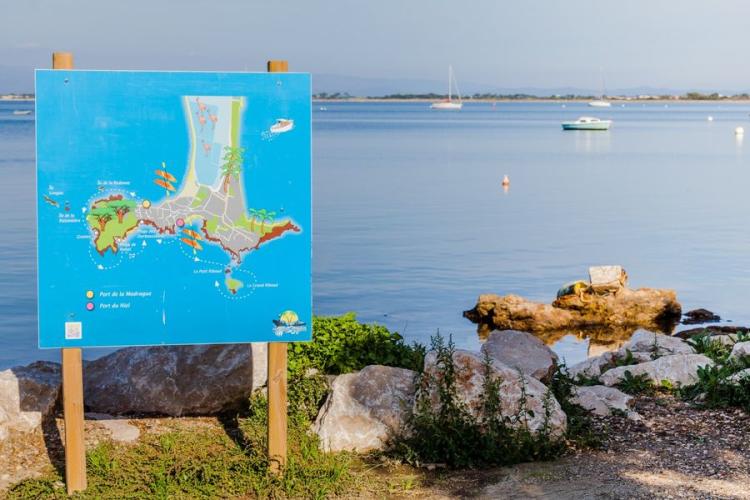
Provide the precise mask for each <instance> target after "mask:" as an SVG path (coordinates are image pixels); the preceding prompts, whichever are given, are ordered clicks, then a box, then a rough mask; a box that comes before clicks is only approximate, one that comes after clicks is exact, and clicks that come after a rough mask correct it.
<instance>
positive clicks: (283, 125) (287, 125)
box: [271, 118, 294, 134]
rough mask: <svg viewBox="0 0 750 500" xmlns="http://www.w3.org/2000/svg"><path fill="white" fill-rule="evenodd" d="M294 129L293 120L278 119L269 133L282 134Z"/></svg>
mask: <svg viewBox="0 0 750 500" xmlns="http://www.w3.org/2000/svg"><path fill="white" fill-rule="evenodd" d="M293 128H294V120H287V119H285V118H279V119H278V120H276V123H274V124H273V125H271V132H273V133H274V134H281V133H283V132H289V131H290V130H292V129H293Z"/></svg>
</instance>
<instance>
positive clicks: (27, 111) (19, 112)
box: [13, 109, 31, 116]
mask: <svg viewBox="0 0 750 500" xmlns="http://www.w3.org/2000/svg"><path fill="white" fill-rule="evenodd" d="M13 114H14V115H17V116H24V115H30V114H31V110H30V109H17V110H15V111H13Z"/></svg>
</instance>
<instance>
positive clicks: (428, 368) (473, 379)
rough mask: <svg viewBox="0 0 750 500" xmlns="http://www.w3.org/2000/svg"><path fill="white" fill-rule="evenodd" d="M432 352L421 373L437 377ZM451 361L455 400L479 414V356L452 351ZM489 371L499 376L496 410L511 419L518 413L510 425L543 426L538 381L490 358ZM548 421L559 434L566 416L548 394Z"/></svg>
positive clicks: (541, 391)
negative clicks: (454, 376)
mask: <svg viewBox="0 0 750 500" xmlns="http://www.w3.org/2000/svg"><path fill="white" fill-rule="evenodd" d="M436 358H437V356H436V354H435V352H429V353H427V356H426V357H425V368H424V370H425V373H426V374H428V375H431V376H433V377H436V378H437V377H439V376H440V370H439V367H438V366H437V363H436ZM453 363H454V365H455V367H456V383H457V384H456V385H457V391H458V397H459V399H460V400H461V401H462V402H463V403H464V404H465V405H466V407H467V408H468V410H469V411H470V412H471V413H472V414H473V415H474V416H478V415H479V414H480V406H481V395H482V390H483V389H482V387H483V383H484V364H483V360H482V356H480V355H479V354H477V353H474V352H470V351H463V350H456V351H455V353H454V354H453ZM491 371H492V375H493V377H500V380H501V381H502V383H501V385H500V407H501V408H500V411H501V413H502V415H503V416H505V417H509V418H511V419H513V418H514V417H515V416H518V415H520V416H521V417H522V418H521V420H516V421H513V422H512V424H513V425H516V426H519V425H524V423H526V424H527V425H528V428H529V430H530V431H531V432H538V431H539V430H541V429H542V426H543V425H544V414H545V412H544V399H545V396H546V395H547V392H548V389H547V387H546V386H545V385H544V384H542V383H541V382H540V381H538V380H536V379H535V378H532V377H527V376H526V375H524V374H523V373H520V372H519V371H518V370H515V369H513V368H510V367H509V366H507V365H504V364H502V363H500V362H499V361H496V360H492V365H491ZM524 390H525V393H526V408H525V410H526V412H525V414H523V413H522V412H521V407H520V406H521V399H522V393H523V391H524ZM550 398H551V399H550V420H549V422H548V425H549V427H550V430H551V433H552V434H553V435H556V436H559V435H562V434H563V433H564V432H565V429H566V427H567V417H566V415H565V412H563V411H562V408H561V407H560V404H559V403H558V402H557V400H556V399H555V398H554V397H552V395H551V394H550ZM431 399H432V402H433V404H434V405H437V402H438V398H437V394H435V393H433V394H432V395H431Z"/></svg>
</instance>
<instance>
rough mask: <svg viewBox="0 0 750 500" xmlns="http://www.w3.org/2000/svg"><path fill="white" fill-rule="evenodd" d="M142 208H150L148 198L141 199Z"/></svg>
mask: <svg viewBox="0 0 750 500" xmlns="http://www.w3.org/2000/svg"><path fill="white" fill-rule="evenodd" d="M141 205H142V206H143V208H151V202H150V201H149V200H143V203H141Z"/></svg>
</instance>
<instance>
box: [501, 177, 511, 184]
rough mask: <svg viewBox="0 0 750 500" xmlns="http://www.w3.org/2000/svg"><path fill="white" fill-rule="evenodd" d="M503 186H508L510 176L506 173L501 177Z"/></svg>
mask: <svg viewBox="0 0 750 500" xmlns="http://www.w3.org/2000/svg"><path fill="white" fill-rule="evenodd" d="M503 186H510V178H508V176H507V175H505V177H503Z"/></svg>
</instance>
